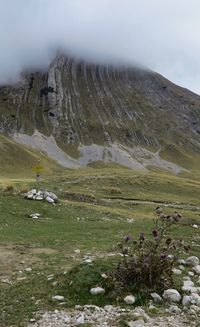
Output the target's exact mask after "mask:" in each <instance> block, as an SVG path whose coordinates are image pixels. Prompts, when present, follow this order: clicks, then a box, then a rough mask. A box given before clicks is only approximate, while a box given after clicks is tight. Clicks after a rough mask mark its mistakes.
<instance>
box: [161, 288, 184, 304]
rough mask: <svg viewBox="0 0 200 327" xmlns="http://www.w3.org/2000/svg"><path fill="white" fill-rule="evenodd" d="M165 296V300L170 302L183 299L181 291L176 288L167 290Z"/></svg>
mask: <svg viewBox="0 0 200 327" xmlns="http://www.w3.org/2000/svg"><path fill="white" fill-rule="evenodd" d="M163 298H164V300H165V301H169V302H179V301H180V300H181V296H180V294H179V292H178V291H177V290H175V289H168V290H165V291H164V293H163Z"/></svg>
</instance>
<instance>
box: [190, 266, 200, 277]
mask: <svg viewBox="0 0 200 327" xmlns="http://www.w3.org/2000/svg"><path fill="white" fill-rule="evenodd" d="M192 270H193V271H194V272H195V274H197V275H200V265H197V266H194V267H193V268H192Z"/></svg>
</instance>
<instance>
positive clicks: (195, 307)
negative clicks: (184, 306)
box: [190, 304, 200, 312]
mask: <svg viewBox="0 0 200 327" xmlns="http://www.w3.org/2000/svg"><path fill="white" fill-rule="evenodd" d="M190 310H194V311H195V312H199V311H200V308H199V307H198V306H197V305H194V304H193V305H191V307H190Z"/></svg>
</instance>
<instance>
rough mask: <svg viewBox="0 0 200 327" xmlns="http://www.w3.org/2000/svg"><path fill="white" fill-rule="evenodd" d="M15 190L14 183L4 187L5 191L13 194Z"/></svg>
mask: <svg viewBox="0 0 200 327" xmlns="http://www.w3.org/2000/svg"><path fill="white" fill-rule="evenodd" d="M14 191H15V189H14V186H13V185H7V186H6V187H5V189H4V192H5V193H9V194H13V193H14Z"/></svg>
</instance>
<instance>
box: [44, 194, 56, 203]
mask: <svg viewBox="0 0 200 327" xmlns="http://www.w3.org/2000/svg"><path fill="white" fill-rule="evenodd" d="M45 200H46V201H47V202H49V203H54V200H53V199H52V198H50V196H47V197H46V198H45Z"/></svg>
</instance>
